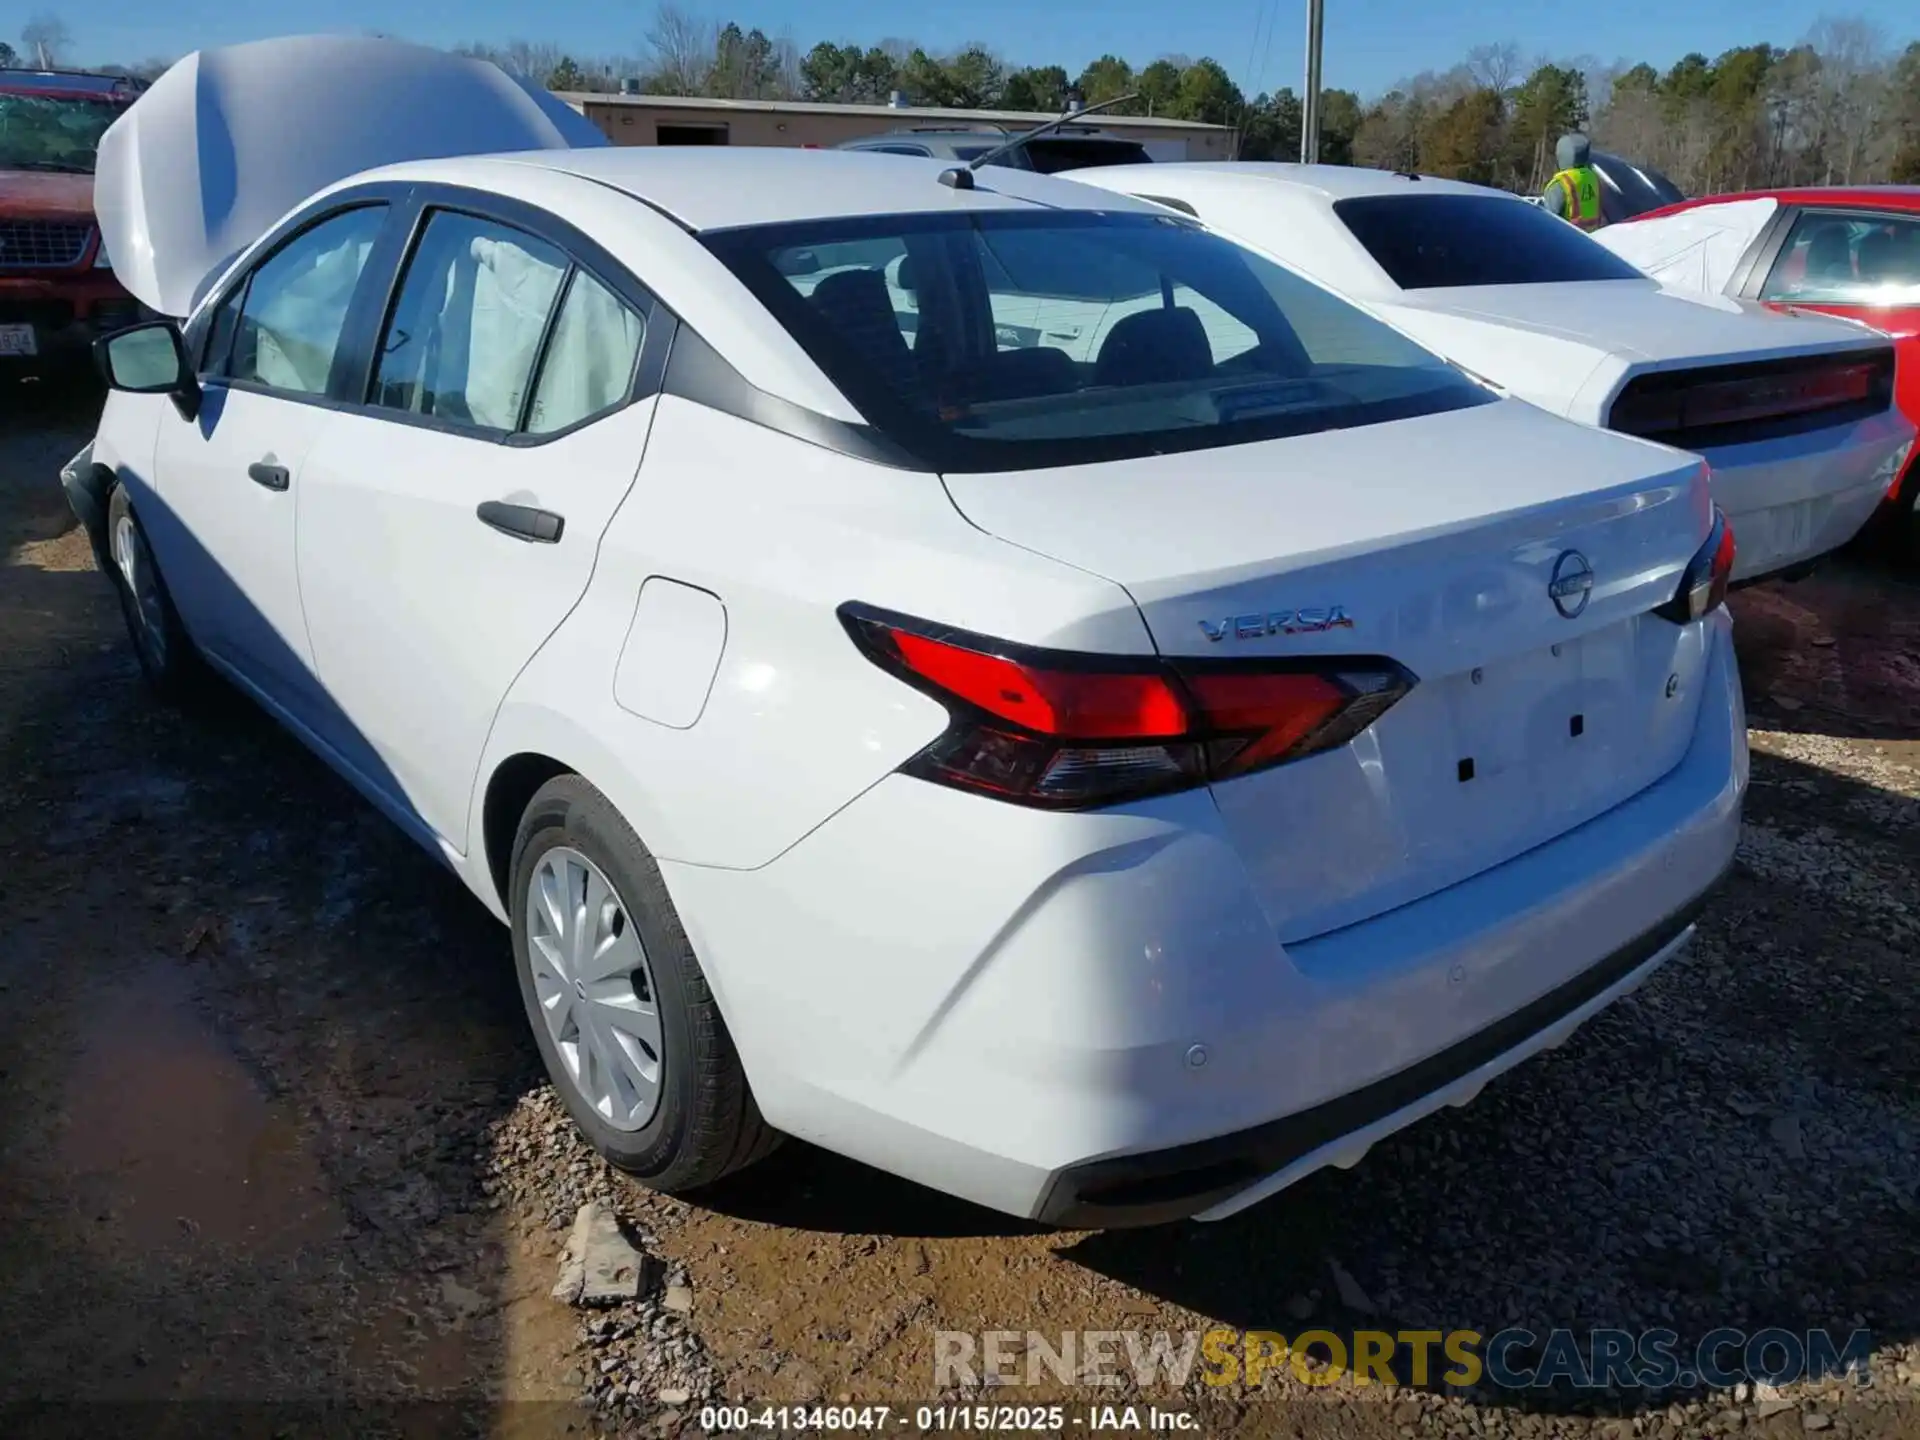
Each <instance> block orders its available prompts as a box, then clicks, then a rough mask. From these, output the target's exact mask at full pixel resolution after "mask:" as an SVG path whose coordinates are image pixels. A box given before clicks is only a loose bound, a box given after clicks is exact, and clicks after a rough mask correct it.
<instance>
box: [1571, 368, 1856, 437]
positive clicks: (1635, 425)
mask: <svg viewBox="0 0 1920 1440" xmlns="http://www.w3.org/2000/svg"><path fill="white" fill-rule="evenodd" d="M1892 398H1893V357H1892V352H1891V348H1889V349H1887V350H1886V351H1884V352H1882V351H1866V352H1861V351H1854V352H1850V353H1846V354H1841V355H1829V356H1816V357H1809V358H1796V359H1792V360H1784V361H1781V360H1767V361H1760V362H1757V363H1751V364H1744V365H1716V366H1708V367H1704V368H1700V369H1695V370H1665V371H1658V372H1656V373H1654V374H1651V375H1642V376H1639V377H1638V378H1637V379H1634V380H1632V381H1630V382H1629V383H1628V384H1627V386H1626V388H1625V389H1624V390H1622V391H1621V392H1620V396H1619V398H1618V399H1617V400H1615V401H1614V402H1613V405H1612V407H1611V408H1610V409H1609V410H1608V412H1607V428H1608V429H1610V430H1620V431H1624V432H1625V433H1627V434H1629V435H1640V436H1644V437H1646V438H1647V439H1650V440H1660V441H1663V442H1665V443H1667V444H1681V443H1682V442H1683V441H1689V440H1691V441H1693V442H1695V443H1696V444H1711V443H1715V442H1718V443H1722V444H1732V443H1736V442H1738V441H1740V440H1743V439H1747V438H1760V437H1761V436H1763V435H1765V434H1766V433H1768V432H1769V431H1770V430H1779V429H1780V428H1781V427H1786V428H1788V429H1791V428H1796V427H1797V426H1799V425H1804V424H1819V423H1829V422H1832V423H1837V422H1838V421H1839V420H1840V419H1841V418H1843V417H1847V416H1855V415H1865V414H1870V413H1877V412H1878V411H1880V410H1884V409H1885V408H1886V407H1887V406H1888V405H1889V404H1891V403H1892ZM1683 448H1684V447H1683Z"/></svg>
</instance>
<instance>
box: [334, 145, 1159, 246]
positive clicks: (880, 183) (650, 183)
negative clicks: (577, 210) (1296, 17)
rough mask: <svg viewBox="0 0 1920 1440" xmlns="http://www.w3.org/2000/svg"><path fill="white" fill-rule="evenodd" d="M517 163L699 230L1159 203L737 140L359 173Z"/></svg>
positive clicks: (476, 171) (1036, 180)
mask: <svg viewBox="0 0 1920 1440" xmlns="http://www.w3.org/2000/svg"><path fill="white" fill-rule="evenodd" d="M514 167H534V168H538V169H542V170H548V171H554V172H557V173H560V174H566V175H574V176H578V177H579V178H581V179H583V180H591V181H593V182H595V183H596V184H599V185H604V186H606V187H607V188H609V189H612V190H618V191H620V192H621V193H623V194H626V195H630V196H632V197H633V198H634V199H636V200H638V201H640V202H641V203H643V204H645V205H648V206H650V207H652V208H653V209H655V210H658V211H661V212H662V213H664V214H666V215H669V216H671V217H672V218H673V219H674V220H676V221H677V222H679V223H680V224H681V225H682V226H684V227H685V228H687V229H689V230H694V231H710V230H730V229H735V228H738V227H740V226H745V225H769V224H775V223H778V222H781V221H789V220H802V221H804V220H825V219H835V218H841V217H852V216H861V215H917V214H947V213H951V212H954V211H986V210H1033V209H1050V210H1105V211H1112V210H1124V211H1139V212H1143V213H1148V214H1151V213H1156V212H1157V211H1158V207H1156V206H1153V205H1149V204H1146V203H1144V202H1142V201H1138V200H1134V199H1132V198H1130V197H1127V196H1121V195H1110V194H1107V193H1105V192H1101V191H1094V190H1090V189H1087V188H1085V187H1080V186H1073V185H1069V184H1067V183H1064V182H1061V181H1056V180H1053V179H1051V178H1050V177H1048V176H1043V175H1030V174H1028V173H1027V172H1025V171H1021V170H1007V169H995V170H993V171H992V172H991V173H988V172H979V178H978V179H977V180H976V182H975V185H976V188H974V189H971V190H957V189H954V188H952V187H951V186H948V185H943V184H942V183H941V182H940V178H939V177H940V175H941V173H942V172H943V171H946V170H950V169H952V168H954V167H953V165H952V164H951V162H948V161H943V160H938V159H927V158H924V157H921V156H917V155H886V154H874V153H872V152H867V151H858V150H838V149H836V150H790V149H775V148H772V147H759V146H741V147H739V148H738V149H733V148H727V149H721V148H718V147H714V148H709V147H706V146H698V147H696V146H687V147H685V148H682V147H679V146H651V145H648V146H631V147H623V146H608V147H605V148H601V149H594V150H537V151H527V152H525V153H518V154H511V155H486V156H475V157H468V158H457V159H448V160H420V161H410V162H408V163H406V164H404V165H396V166H392V167H389V168H387V169H383V170H377V171H373V172H370V173H368V174H363V175H360V176H357V177H354V178H355V179H356V180H358V181H366V180H369V179H375V178H383V177H386V176H392V177H395V178H406V179H412V180H418V181H426V180H435V181H441V182H444V183H447V184H456V185H470V186H475V187H478V188H482V189H500V188H503V187H504V188H507V189H509V190H510V189H511V185H512V174H513V169H514Z"/></svg>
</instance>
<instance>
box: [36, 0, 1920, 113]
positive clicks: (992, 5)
mask: <svg viewBox="0 0 1920 1440" xmlns="http://www.w3.org/2000/svg"><path fill="white" fill-rule="evenodd" d="M8 8H9V9H12V10H13V11H14V13H15V14H18V15H20V16H21V18H22V19H24V18H25V17H26V16H27V14H29V13H31V9H30V7H29V6H21V7H19V8H17V9H15V8H14V7H8ZM34 8H37V7H34ZM46 8H48V9H49V10H51V11H52V12H53V13H56V14H58V15H60V16H61V17H62V18H63V19H64V20H65V21H66V24H67V28H68V29H69V30H70V31H71V32H72V34H73V39H74V58H75V59H78V60H81V61H85V62H107V61H113V60H120V61H134V60H139V59H144V58H146V57H148V56H152V55H165V56H173V55H179V54H182V53H184V52H186V51H188V50H192V49H196V48H199V47H201V46H206V45H219V44H227V43H232V42H234V41H239V40H254V39H260V38H262V37H265V36H270V35H287V34H300V33H304V32H309V31H313V30H346V31H356V30H372V29H378V30H384V31H387V32H389V33H392V34H397V35H401V36H404V37H405V38H407V39H410V40H418V41H422V42H425V43H428V44H437V45H446V44H453V43H455V42H457V41H460V40H468V39H478V40H488V41H504V40H509V39H514V38H524V39H529V40H552V41H554V42H556V43H558V44H560V45H563V46H566V47H568V48H571V49H577V50H579V51H581V52H583V53H590V54H596V53H597V54H606V53H622V52H625V53H629V54H639V53H641V52H642V50H643V48H644V47H643V40H642V37H643V35H644V34H645V32H646V28H647V23H648V20H649V18H650V17H651V15H652V8H651V0H637V3H635V0H627V3H623V4H607V3H605V0H539V3H537V4H529V3H526V0H464V3H452V0H324V3H316V0H246V3H235V0H166V3H156V0H68V3H66V4H64V5H51V4H50V5H48V6H47V7H46ZM687 8H690V9H693V10H694V11H695V12H696V13H699V14H702V15H704V16H706V17H708V18H712V19H720V20H724V19H735V20H738V21H739V22H740V23H741V25H743V26H747V27H751V26H754V25H759V26H761V27H763V28H764V29H766V30H767V31H768V32H770V33H775V34H777V33H779V32H781V31H787V32H789V33H791V34H792V35H793V37H794V38H795V39H796V40H798V41H799V42H800V43H801V45H802V47H803V48H804V47H806V46H809V45H812V44H813V43H814V42H815V41H816V40H821V39H834V40H851V39H858V40H861V41H864V42H872V41H876V40H879V39H880V38H882V37H884V36H890V35H897V36H901V37H903V38H906V39H910V40H914V41H918V42H919V43H921V44H923V45H925V46H927V47H928V48H929V49H934V50H938V49H942V48H951V47H954V46H957V45H959V44H961V43H963V42H965V41H968V40H974V39H981V40H985V41H987V42H988V43H989V44H991V45H993V46H994V47H995V48H997V49H998V50H999V51H1000V52H1001V53H1002V54H1004V55H1005V56H1006V57H1007V58H1008V59H1009V60H1010V61H1013V62H1014V63H1016V64H1046V63H1049V62H1058V63H1060V64H1062V65H1065V66H1066V67H1067V69H1068V71H1069V73H1075V72H1077V71H1078V69H1079V67H1080V66H1082V65H1084V64H1085V63H1086V62H1087V61H1088V60H1091V59H1093V58H1094V57H1095V56H1097V55H1098V54H1100V53H1101V52H1102V51H1104V50H1111V51H1113V52H1114V53H1116V54H1119V55H1122V56H1124V57H1125V58H1127V59H1129V60H1132V61H1133V62H1134V63H1135V64H1143V63H1145V62H1146V61H1148V60H1151V59H1153V58H1155V57H1157V56H1160V55H1164V54H1169V53H1175V54H1186V55H1192V56H1198V55H1212V56H1213V57H1214V58H1215V59H1217V60H1219V61H1220V62H1221V63H1222V64H1223V65H1225V66H1226V67H1227V69H1228V70H1229V71H1230V72H1232V74H1233V77H1234V79H1235V80H1236V81H1238V82H1240V83H1241V84H1242V85H1243V86H1246V87H1247V88H1248V89H1250V90H1261V89H1272V88H1275V87H1277V86H1279V85H1284V84H1292V85H1294V86H1295V88H1298V86H1299V76H1300V70H1301V53H1302V49H1303V42H1304V32H1305V28H1306V18H1305V17H1306V8H1305V0H1227V3H1224V4H1214V5H1211V6H1201V5H1191V6H1189V5H1187V4H1181V3H1178V0H1175V3H1171V4H1170V3H1168V0H1103V3H1096V0H1046V3H1036V0H965V3H961V4H956V5H952V6H925V5H901V4H899V3H897V0H891V3H890V0H838V3H835V4H832V5H828V6H819V5H812V6H809V5H803V4H801V3H799V0H740V3H735V4H718V3H705V0H702V3H695V4H692V5H690V6H688V7H687ZM1326 8H1327V37H1326V83H1327V84H1329V85H1342V86H1347V87H1349V88H1352V89H1356V90H1359V91H1360V92H1361V93H1362V94H1363V95H1371V94H1374V93H1376V92H1378V91H1380V90H1382V89H1384V88H1386V87H1387V86H1388V85H1390V84H1392V82H1393V81H1395V80H1396V79H1399V78H1401V77H1402V76H1405V75H1410V74H1413V73H1416V72H1418V71H1420V70H1425V69H1444V68H1445V67H1447V66H1449V65H1451V64H1453V63H1454V62H1455V61H1456V60H1458V59H1459V58H1461V57H1462V56H1463V55H1464V54H1465V52H1466V51H1467V50H1468V49H1469V48H1470V47H1472V46H1474V45H1477V44H1483V43H1487V42H1503V41H1509V40H1510V41H1513V42H1514V43H1516V44H1518V45H1519V47H1520V50H1521V54H1522V55H1523V56H1524V57H1526V58H1527V59H1529V60H1531V59H1533V58H1536V57H1547V58H1555V59H1558V58H1572V57H1575V56H1580V55H1588V56H1593V57H1596V58H1598V59H1600V60H1602V61H1611V60H1614V59H1617V58H1620V57H1623V56H1625V57H1628V58H1631V59H1635V60H1638V59H1647V60H1650V61H1652V62H1653V63H1655V64H1662V65H1663V64H1670V63H1671V62H1672V61H1674V60H1675V59H1677V58H1679V57H1680V56H1681V55H1684V54H1685V53H1686V52H1687V51H1689V50H1699V51H1702V52H1704V53H1705V54H1707V55H1709V56H1712V55H1716V54H1718V53H1719V52H1720V51H1722V50H1725V49H1727V48H1728V47H1730V46H1733V45H1743V44H1752V43H1755V42H1758V41H1763V40H1764V41H1770V42H1772V43H1774V44H1791V43H1792V42H1794V41H1795V40H1798V39H1799V38H1801V37H1802V36H1803V35H1804V34H1805V33H1806V31H1807V29H1808V27H1809V25H1810V23H1811V22H1812V20H1813V18H1814V17H1815V16H1816V15H1818V14H1819V13H1821V11H1820V9H1819V8H1818V7H1816V6H1808V5H1806V4H1805V3H1804V0H1801V3H1794V0H1614V3H1588V4H1585V5H1572V4H1568V3H1566V0H1548V3H1542V0H1479V3H1478V4H1448V3H1444V0H1326ZM1829 13H1833V14H1840V15H1847V16H1861V17H1863V18H1866V19H1869V20H1872V21H1875V22H1877V23H1878V24H1879V25H1881V26H1882V27H1883V28H1884V29H1885V30H1886V31H1887V32H1888V35H1889V38H1891V39H1894V40H1897V41H1899V42H1900V43H1905V42H1906V41H1907V40H1909V39H1913V38H1916V37H1920V11H1916V10H1915V9H1914V7H1913V6H1912V4H1911V0H1853V3H1851V4H1848V3H1845V0H1842V3H1841V4H1840V5H1838V6H1836V7H1835V8H1834V9H1833V10H1832V11H1830V12H1829ZM1256 27H1257V28H1258V31H1259V35H1260V42H1259V44H1258V45H1257V46H1256V45H1255V43H1254V37H1255V31H1256ZM1269 33H1271V42H1270V43H1269V39H1268V36H1269ZM0 38H12V37H0ZM1249 81H1251V84H1249Z"/></svg>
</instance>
